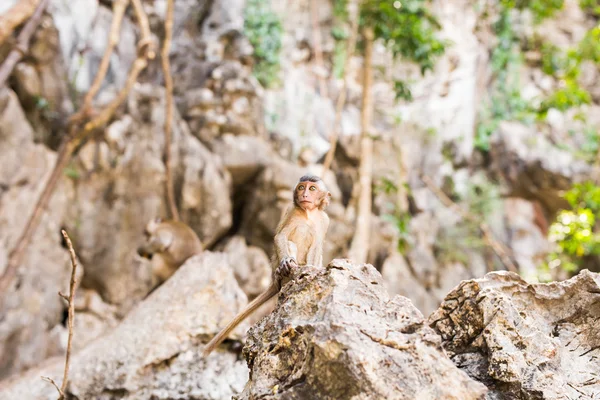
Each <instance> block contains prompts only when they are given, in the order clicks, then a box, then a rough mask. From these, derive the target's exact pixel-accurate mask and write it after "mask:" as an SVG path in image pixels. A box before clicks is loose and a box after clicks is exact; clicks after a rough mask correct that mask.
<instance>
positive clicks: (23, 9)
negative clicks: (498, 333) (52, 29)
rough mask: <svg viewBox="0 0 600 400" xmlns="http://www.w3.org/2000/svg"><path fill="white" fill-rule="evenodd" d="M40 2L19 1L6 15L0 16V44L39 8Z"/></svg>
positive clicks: (37, 0) (34, 0) (31, 0)
mask: <svg viewBox="0 0 600 400" xmlns="http://www.w3.org/2000/svg"><path fill="white" fill-rule="evenodd" d="M39 3H40V0H21V1H17V2H16V3H15V4H14V5H13V6H12V7H11V8H9V9H8V11H6V12H5V13H4V14H2V15H0V44H2V43H3V42H4V41H5V40H6V38H8V37H9V36H10V35H11V34H12V33H13V31H14V30H15V29H17V27H18V26H19V25H21V24H22V23H23V21H25V20H26V19H27V18H29V17H30V16H31V14H33V13H34V12H35V10H36V7H39Z"/></svg>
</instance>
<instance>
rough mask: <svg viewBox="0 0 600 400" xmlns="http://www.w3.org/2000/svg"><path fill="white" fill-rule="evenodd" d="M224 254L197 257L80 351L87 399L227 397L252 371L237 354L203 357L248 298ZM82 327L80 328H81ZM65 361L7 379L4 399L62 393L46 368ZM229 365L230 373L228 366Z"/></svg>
mask: <svg viewBox="0 0 600 400" xmlns="http://www.w3.org/2000/svg"><path fill="white" fill-rule="evenodd" d="M231 271H232V270H231V267H230V266H229V265H227V257H226V255H224V254H222V253H209V252H204V253H203V254H201V255H198V256H195V257H193V258H191V259H189V260H188V261H187V262H186V263H185V264H184V265H183V266H182V267H181V268H180V269H179V270H178V271H177V272H176V273H175V274H174V275H173V276H172V277H171V279H169V280H168V281H167V282H165V283H164V284H163V285H162V286H160V287H159V288H158V289H157V290H156V291H155V292H153V293H152V294H151V295H150V296H149V297H148V298H147V299H146V300H145V301H144V302H142V303H140V304H139V305H138V306H137V307H136V308H135V309H134V310H132V311H131V313H130V314H129V315H128V316H127V318H125V319H124V320H123V322H122V323H121V324H120V325H119V326H118V327H117V328H116V329H115V330H113V331H112V332H110V333H109V334H107V335H105V336H103V337H102V338H100V339H98V340H96V341H95V342H94V343H92V344H90V345H89V346H87V347H86V348H85V349H83V350H82V351H80V352H79V353H77V354H75V355H74V357H73V359H72V364H71V368H70V375H69V380H70V384H69V386H68V389H67V394H68V395H69V396H76V397H75V398H79V399H98V400H101V399H116V398H118V399H150V398H155V399H167V398H169V399H174V398H179V399H180V398H185V399H215V400H217V399H219V400H220V399H226V398H231V396H232V395H234V394H236V393H239V392H240V391H241V390H242V389H243V386H244V382H246V380H247V379H248V370H247V368H246V367H245V366H244V364H243V362H241V361H240V360H237V357H236V356H235V355H234V354H233V353H223V352H220V353H219V354H218V355H214V356H213V357H210V359H203V358H202V356H201V349H202V346H201V343H202V342H204V341H206V338H207V337H208V336H209V335H212V334H214V333H215V332H216V331H217V330H218V329H217V323H218V326H222V325H224V324H225V323H226V322H227V321H228V319H229V318H231V317H232V316H233V315H234V313H237V312H238V310H239V309H240V308H241V307H242V306H243V305H244V304H245V303H246V296H245V295H244V293H243V292H242V291H241V290H240V289H239V287H238V286H237V284H236V283H235V278H234V277H233V273H232V272H231ZM75 334H77V333H75ZM62 368H63V360H58V361H56V362H54V363H52V364H49V365H47V366H45V367H41V368H38V369H36V370H33V371H29V372H28V373H27V374H25V375H24V376H22V377H19V378H18V379H14V380H8V381H5V382H3V383H2V384H0V399H2V400H5V399H6V400H8V399H16V398H18V399H23V400H27V399H32V400H33V399H36V400H39V399H56V397H57V394H56V390H55V389H54V387H53V386H52V385H50V384H49V383H47V382H45V381H42V380H41V379H40V375H42V376H49V377H51V378H52V379H54V380H55V381H57V382H60V381H61V379H62ZM224 371H226V372H224Z"/></svg>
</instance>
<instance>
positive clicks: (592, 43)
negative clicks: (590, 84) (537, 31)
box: [537, 26, 600, 118]
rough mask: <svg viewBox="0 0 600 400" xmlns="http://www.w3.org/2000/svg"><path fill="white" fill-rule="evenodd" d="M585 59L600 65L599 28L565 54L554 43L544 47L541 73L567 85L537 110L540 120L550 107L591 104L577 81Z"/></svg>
mask: <svg viewBox="0 0 600 400" xmlns="http://www.w3.org/2000/svg"><path fill="white" fill-rule="evenodd" d="M585 60H589V61H593V62H595V63H598V62H600V27H599V26H596V27H594V28H592V29H590V30H589V31H588V32H587V33H586V35H585V37H584V38H583V39H582V40H581V42H580V43H579V45H578V46H577V47H576V48H574V49H571V50H568V51H567V52H565V53H564V54H563V53H561V52H560V50H559V49H558V48H557V47H556V46H554V45H552V44H544V45H543V46H542V71H544V73H546V74H548V75H551V76H554V77H557V78H559V79H561V80H562V81H563V83H564V86H563V87H561V88H560V89H558V90H556V91H555V92H554V93H552V94H550V95H549V96H548V97H547V98H546V99H544V100H543V101H542V102H541V104H540V107H539V109H538V110H537V113H538V115H539V117H540V118H544V117H545V116H546V114H547V112H548V110H549V109H550V108H555V109H557V110H559V111H566V110H568V109H569V108H572V107H577V106H581V105H583V104H589V103H590V102H591V96H590V94H589V93H588V91H587V90H585V89H584V88H582V87H581V86H580V85H579V83H578V81H577V80H578V78H579V74H580V65H581V63H582V62H583V61H585Z"/></svg>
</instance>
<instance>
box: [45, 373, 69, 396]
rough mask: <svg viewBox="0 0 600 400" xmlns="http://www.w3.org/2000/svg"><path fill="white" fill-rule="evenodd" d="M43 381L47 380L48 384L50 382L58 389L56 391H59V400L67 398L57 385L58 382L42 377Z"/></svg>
mask: <svg viewBox="0 0 600 400" xmlns="http://www.w3.org/2000/svg"><path fill="white" fill-rule="evenodd" d="M42 379H43V380H45V381H46V382H50V383H51V384H53V385H54V387H55V388H56V390H57V391H58V395H59V397H58V399H59V400H62V399H64V398H65V394H64V393H63V391H62V390H61V389H60V388H59V387H58V385H57V384H56V382H54V379H52V378H49V377H47V376H42Z"/></svg>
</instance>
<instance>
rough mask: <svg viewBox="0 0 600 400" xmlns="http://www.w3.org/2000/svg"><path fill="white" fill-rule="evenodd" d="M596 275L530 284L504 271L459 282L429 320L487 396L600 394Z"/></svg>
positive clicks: (599, 313)
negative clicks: (483, 385) (483, 387)
mask: <svg viewBox="0 0 600 400" xmlns="http://www.w3.org/2000/svg"><path fill="white" fill-rule="evenodd" d="M599 299H600V275H598V274H595V273H591V272H589V271H587V270H584V271H582V272H581V273H580V274H579V275H577V276H576V277H574V278H572V279H570V280H568V281H563V282H556V283H550V284H527V283H526V282H525V281H523V280H522V279H521V278H520V277H519V276H518V275H516V274H514V273H509V272H502V273H490V274H487V275H486V276H485V278H483V279H477V280H470V281H465V282H463V283H461V284H460V285H459V286H458V287H457V288H456V289H455V290H453V291H452V292H450V293H449V294H448V296H447V297H446V299H445V301H444V302H443V303H442V305H441V307H440V308H439V310H437V311H436V312H435V313H433V314H432V315H431V316H430V317H429V323H430V325H431V326H432V327H433V328H434V329H435V330H436V331H437V332H438V333H440V334H441V335H442V339H443V343H444V347H445V348H446V350H447V351H448V353H449V354H450V356H451V358H452V360H453V361H454V362H455V364H457V365H458V366H459V367H460V368H462V369H463V370H464V371H466V372H467V373H468V374H469V375H470V376H471V377H474V378H475V379H478V380H480V381H481V382H483V383H485V384H486V386H487V387H488V388H489V389H490V392H489V394H488V398H489V399H567V398H572V399H577V398H593V395H594V394H596V393H598V392H599V391H600V382H599V381H598V377H597V372H598V371H599V370H600V361H598V357H597V353H598V348H599V347H600V338H599V337H598V330H599V329H600V322H599V319H598V318H599V316H600V307H599V306H598V304H600V303H599Z"/></svg>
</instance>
